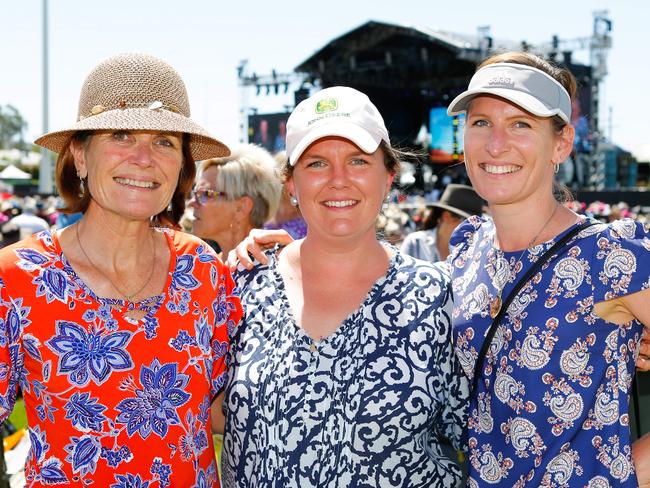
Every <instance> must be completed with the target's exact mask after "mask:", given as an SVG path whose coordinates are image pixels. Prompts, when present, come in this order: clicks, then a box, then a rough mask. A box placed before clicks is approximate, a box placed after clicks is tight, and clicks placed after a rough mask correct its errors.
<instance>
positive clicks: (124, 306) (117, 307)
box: [50, 227, 177, 322]
mask: <svg viewBox="0 0 650 488" xmlns="http://www.w3.org/2000/svg"><path fill="white" fill-rule="evenodd" d="M152 230H153V231H154V232H161V233H162V234H163V236H164V238H165V242H166V243H167V248H168V249H169V266H168V273H167V278H166V280H165V285H164V287H163V289H162V291H161V293H160V294H158V295H152V296H149V297H146V298H144V299H142V300H138V301H137V302H131V301H127V300H123V299H121V298H104V297H100V296H99V295H97V294H96V293H95V292H94V291H93V290H92V288H90V286H88V284H87V283H86V282H85V281H84V280H82V279H81V277H80V276H79V275H78V274H77V272H76V270H75V269H74V267H73V266H72V264H71V263H70V261H69V260H68V259H67V257H66V255H65V252H64V251H63V248H62V247H61V242H60V241H59V236H58V235H57V232H56V231H54V232H51V233H50V235H51V237H52V246H53V248H54V251H55V252H56V253H57V254H58V255H59V256H60V257H61V262H62V263H63V266H64V268H65V270H66V271H67V272H68V273H69V274H70V276H71V278H72V280H73V281H74V282H75V284H76V285H77V286H78V287H79V288H80V289H81V290H83V292H84V293H85V294H86V296H88V297H90V298H91V299H93V300H94V301H96V302H97V303H98V304H99V305H100V306H108V307H110V308H111V310H113V311H116V312H120V313H121V314H122V316H123V317H124V319H125V320H127V321H131V322H133V321H135V322H139V321H141V320H143V319H145V318H148V317H152V316H154V315H155V314H156V312H157V311H158V309H159V308H160V307H161V306H162V304H163V303H164V301H165V297H166V296H167V293H166V291H167V290H168V289H169V287H170V286H171V280H172V274H173V272H174V269H175V268H176V260H177V255H176V250H175V249H174V246H173V242H172V241H173V235H170V232H169V231H167V230H166V229H159V228H155V227H153V228H152ZM171 232H172V233H173V231H171ZM138 310H142V311H144V312H145V313H144V315H142V316H141V317H137V316H135V315H134V316H129V315H127V314H129V312H133V311H138Z"/></svg>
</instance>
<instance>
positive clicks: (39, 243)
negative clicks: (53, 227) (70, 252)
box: [0, 230, 61, 272]
mask: <svg viewBox="0 0 650 488" xmlns="http://www.w3.org/2000/svg"><path fill="white" fill-rule="evenodd" d="M60 252H61V251H60V249H59V250H57V246H56V245H55V242H54V237H53V235H52V232H51V231H50V230H43V231H41V232H37V233H36V234H33V235H31V236H29V237H26V238H25V239H22V240H20V241H18V242H15V243H13V244H11V245H9V246H6V247H4V248H2V249H0V272H1V271H5V270H6V269H8V268H13V267H15V266H16V265H17V264H18V263H19V262H20V261H28V262H29V261H31V262H33V263H34V264H35V265H39V266H42V265H43V264H45V263H46V262H48V261H50V256H51V255H52V254H53V253H55V254H60Z"/></svg>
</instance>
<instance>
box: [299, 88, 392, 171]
mask: <svg viewBox="0 0 650 488" xmlns="http://www.w3.org/2000/svg"><path fill="white" fill-rule="evenodd" d="M327 136H338V137H343V138H345V139H348V140H349V141H351V142H353V143H354V144H356V145H357V146H359V148H360V149H361V150H362V151H363V152H365V153H368V154H370V153H373V152H375V151H376V150H377V148H378V147H379V144H380V143H381V141H382V140H383V141H386V142H387V143H389V144H390V139H389V137H388V131H387V130H386V125H385V124H384V119H383V118H382V116H381V114H380V113H379V110H377V107H375V106H374V104H373V103H372V102H371V101H370V99H369V98H368V96H367V95H365V94H364V93H361V92H360V91H359V90H355V89H354V88H350V87H347V86H333V87H331V88H325V89H324V90H321V91H319V92H317V93H315V94H314V95H312V96H311V97H309V98H308V99H306V100H303V101H302V102H300V103H299V104H298V106H297V107H296V108H295V109H294V110H293V112H291V115H290V116H289V120H287V142H286V149H287V157H288V158H289V164H290V165H292V166H293V165H295V164H296V161H298V159H300V156H301V155H302V153H303V152H304V151H305V149H307V148H308V147H309V145H310V144H312V143H313V142H315V141H317V140H318V139H322V138H323V137H327Z"/></svg>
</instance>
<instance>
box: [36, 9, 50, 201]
mask: <svg viewBox="0 0 650 488" xmlns="http://www.w3.org/2000/svg"><path fill="white" fill-rule="evenodd" d="M47 24H48V21H47V0H43V134H46V133H47V132H48V131H49V130H50V127H49V126H50V124H49V87H48V43H47V40H48V32H47ZM38 191H39V193H47V194H51V193H52V153H51V152H50V151H49V150H47V149H45V148H41V165H40V171H39V175H38Z"/></svg>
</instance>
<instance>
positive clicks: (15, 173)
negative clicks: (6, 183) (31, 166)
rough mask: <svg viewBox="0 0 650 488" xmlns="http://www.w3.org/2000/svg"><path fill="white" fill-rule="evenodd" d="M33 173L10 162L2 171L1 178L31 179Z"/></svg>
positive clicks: (0, 172)
mask: <svg viewBox="0 0 650 488" xmlns="http://www.w3.org/2000/svg"><path fill="white" fill-rule="evenodd" d="M31 179H32V175H30V174H29V173H26V172H25V171H23V170H21V169H20V168H17V167H16V166H14V165H13V164H10V165H9V166H7V167H6V168H5V169H3V170H2V171H0V180H31Z"/></svg>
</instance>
